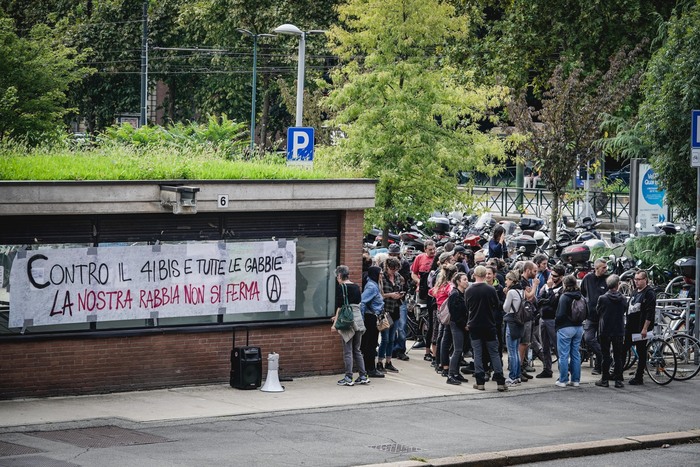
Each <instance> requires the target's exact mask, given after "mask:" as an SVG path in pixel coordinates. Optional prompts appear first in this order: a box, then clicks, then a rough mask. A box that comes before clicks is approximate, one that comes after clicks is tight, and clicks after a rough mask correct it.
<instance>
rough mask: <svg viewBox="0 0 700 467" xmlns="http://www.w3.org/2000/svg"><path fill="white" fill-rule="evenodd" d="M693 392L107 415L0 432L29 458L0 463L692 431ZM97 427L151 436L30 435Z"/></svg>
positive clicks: (699, 422)
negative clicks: (105, 443) (102, 441)
mask: <svg viewBox="0 0 700 467" xmlns="http://www.w3.org/2000/svg"><path fill="white" fill-rule="evenodd" d="M434 377H436V378H437V376H436V375H435V376H434ZM372 384H374V385H380V384H382V381H379V380H377V381H373V383H372ZM404 384H407V385H410V384H411V381H410V380H407V381H404ZM339 389H342V391H337V390H336V388H334V387H328V391H333V392H334V393H335V394H336V395H337V397H339V398H344V399H345V400H343V401H342V403H343V404H347V403H348V402H349V400H348V399H350V400H351V399H352V398H353V397H354V395H355V394H360V393H358V392H357V391H363V390H366V389H369V388H365V387H352V388H339ZM491 389H493V388H491ZM699 389H700V380H696V381H690V382H686V383H678V382H674V383H672V384H670V385H669V386H665V387H660V386H656V385H654V384H652V383H648V384H647V385H645V386H643V387H629V386H627V387H625V389H622V390H615V389H612V388H610V389H602V388H597V387H595V386H593V384H592V383H590V382H589V383H586V384H584V385H582V387H581V388H578V389H575V388H566V389H558V388H555V387H554V386H553V385H551V384H549V385H546V386H541V387H538V388H533V389H529V390H527V391H519V392H516V391H513V392H512V393H510V394H508V393H506V394H499V393H497V392H495V391H493V392H486V393H478V392H476V391H470V392H465V393H462V394H456V395H447V396H442V397H430V398H425V399H411V400H406V401H401V400H397V401H393V402H372V403H363V404H358V405H345V406H342V407H340V406H339V407H338V408H319V409H303V410H292V411H287V412H283V413H263V414H252V415H238V416H229V417H217V418H200V419H192V420H184V421H182V420H179V421H178V420H171V421H167V420H160V421H152V422H135V421H129V420H126V419H117V418H113V419H101V420H91V421H76V422H73V423H62V424H59V425H55V424H54V425H53V426H39V427H38V428H32V427H31V426H29V427H27V426H23V427H17V429H9V430H7V431H5V432H3V433H1V434H0V442H6V443H8V442H9V443H14V444H16V445H19V446H23V447H28V448H35V449H37V450H39V452H36V453H27V454H22V455H16V456H6V457H0V466H18V465H40V464H41V465H52V466H59V465H62V466H74V465H78V466H107V467H109V466H115V467H116V466H119V467H122V466H124V465H138V466H139V467H149V466H164V465H168V466H193V465H196V466H218V465H235V466H268V465H270V466H271V465H275V466H285V465H294V466H299V465H304V466H352V465H362V464H371V463H385V462H395V461H400V460H409V459H431V458H440V457H447V456H453V455H458V454H471V453H478V452H489V451H498V450H506V449H516V448H525V447H533V446H543V445H553V444H563V443H572V442H581V441H595V440H602V439H610V438H619V437H624V436H632V435H640V434H652V433H660V432H671V431H680V430H685V429H691V428H697V427H698V426H700V408H699V407H698V398H697V393H698V390H699ZM346 398H347V399H346ZM105 425H115V426H118V427H120V429H125V431H124V432H123V433H116V434H114V435H113V437H114V438H115V439H119V438H120V437H121V436H127V435H129V436H133V435H134V432H133V431H131V430H136V431H137V432H139V433H143V434H148V435H154V436H157V437H160V438H157V439H151V440H148V441H149V442H151V444H140V445H131V446H113V447H100V448H94V447H79V446H78V445H76V444H80V441H76V440H82V442H83V443H84V444H85V442H86V440H89V437H88V435H89V433H88V432H84V433H81V432H72V433H69V434H72V435H76V434H77V435H78V436H74V437H73V438H66V436H67V435H66V432H62V433H63V434H62V436H63V437H64V438H63V441H57V440H56V439H55V438H54V439H53V440H52V439H46V438H45V437H40V436H37V434H36V433H32V431H33V430H34V429H41V430H56V429H57V428H73V429H74V428H80V427H95V426H105ZM136 434H138V433H136ZM66 440H67V441H66ZM153 441H157V442H153ZM71 443H73V444H71ZM87 444H89V443H87ZM59 461H62V462H63V463H57V462H59ZM664 463H665V462H664ZM576 465H579V464H576Z"/></svg>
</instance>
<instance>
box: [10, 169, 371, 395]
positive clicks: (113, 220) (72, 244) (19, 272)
mask: <svg viewBox="0 0 700 467" xmlns="http://www.w3.org/2000/svg"><path fill="white" fill-rule="evenodd" d="M374 193H375V181H374V180H305V181H286V180H285V181H279V180H269V181H250V180H243V181H228V180H226V181H221V180H219V181H217V180H199V181H197V180H187V181H182V180H171V181H133V182H111V181H107V182H2V183H0V277H2V284H1V287H0V350H1V352H2V358H1V359H0V398H14V397H36V396H49V395H68V394H89V393H102V392H114V391H125V390H135V389H151V388H162V387H169V386H183V385H193V384H205V383H218V382H226V381H228V380H229V377H230V372H231V367H232V364H231V361H232V360H231V358H232V357H231V354H232V349H233V348H234V347H238V346H245V345H250V346H257V347H260V348H261V352H262V355H263V373H262V374H263V375H265V374H266V373H265V371H266V366H265V364H266V358H265V356H267V355H268V353H270V352H276V353H278V354H279V372H280V375H282V376H302V375H313V374H331V373H339V372H341V371H342V368H343V362H342V351H341V346H340V339H339V337H338V335H337V334H336V333H332V332H331V331H330V320H329V317H330V316H332V313H333V312H334V294H335V282H334V277H333V270H334V269H335V267H336V266H337V265H338V264H347V265H348V266H350V268H351V271H352V274H353V279H354V280H356V281H358V282H359V281H360V276H361V256H362V253H361V249H362V232H363V220H364V210H365V209H368V208H371V207H373V206H374ZM280 290H281V291H282V292H281V296H280V293H279V291H280Z"/></svg>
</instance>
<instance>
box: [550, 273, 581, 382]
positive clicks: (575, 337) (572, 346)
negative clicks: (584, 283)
mask: <svg viewBox="0 0 700 467" xmlns="http://www.w3.org/2000/svg"><path fill="white" fill-rule="evenodd" d="M579 298H581V291H580V290H579V289H578V286H577V285H576V278H575V277H574V276H566V277H564V294H563V295H562V296H561V297H560V298H559V304H558V305H557V314H556V316H555V317H554V327H555V328H556V330H557V351H558V352H559V379H558V380H557V381H556V382H555V383H554V384H555V385H556V386H557V387H560V388H562V387H565V386H574V387H578V386H579V385H580V384H581V352H579V347H580V346H581V339H582V337H583V326H582V325H581V324H576V323H574V322H573V321H572V320H571V304H572V302H573V301H574V300H578V299H579ZM569 373H571V381H569Z"/></svg>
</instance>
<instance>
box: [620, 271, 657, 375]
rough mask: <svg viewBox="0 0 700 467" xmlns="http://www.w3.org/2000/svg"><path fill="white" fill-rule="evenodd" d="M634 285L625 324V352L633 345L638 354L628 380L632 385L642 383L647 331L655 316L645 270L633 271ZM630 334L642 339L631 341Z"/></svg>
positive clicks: (654, 304) (654, 300) (653, 297)
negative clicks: (632, 373) (632, 372)
mask: <svg viewBox="0 0 700 467" xmlns="http://www.w3.org/2000/svg"><path fill="white" fill-rule="evenodd" d="M634 285H635V287H636V288H635V291H634V294H632V297H631V298H630V301H629V306H628V307H627V323H626V324H625V352H627V351H628V350H629V349H630V348H631V347H632V345H634V346H635V349H636V350H637V355H638V356H639V360H638V361H637V371H636V372H635V374H634V378H632V379H631V380H630V381H629V384H631V385H632V386H636V385H641V384H644V369H645V368H646V366H647V341H646V338H647V332H648V331H649V330H650V329H652V328H653V327H654V319H655V318H656V293H655V292H654V289H653V288H651V287H650V286H649V278H648V277H647V272H646V271H645V270H643V269H642V270H640V271H637V272H636V273H635V275H634ZM632 334H641V338H642V339H641V340H637V341H632Z"/></svg>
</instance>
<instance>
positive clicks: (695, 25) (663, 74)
mask: <svg viewBox="0 0 700 467" xmlns="http://www.w3.org/2000/svg"><path fill="white" fill-rule="evenodd" d="M687 3H688V8H687V10H681V9H679V10H678V11H677V12H676V13H675V14H674V16H673V18H672V19H671V20H670V21H669V22H668V23H667V24H665V25H664V27H665V29H666V36H665V40H664V42H663V45H662V46H661V48H659V50H657V51H656V53H654V55H653V57H652V59H651V61H650V62H649V66H648V69H647V72H646V75H645V77H644V82H643V84H642V94H643V96H644V102H643V103H642V105H641V106H640V109H639V121H640V123H641V126H642V127H643V128H644V132H643V133H642V137H643V141H644V142H645V143H646V144H647V145H648V147H649V150H650V153H651V157H650V162H651V164H652V166H653V167H654V171H655V173H656V175H657V177H658V180H659V182H660V184H661V186H662V187H663V188H664V189H665V190H666V197H667V200H668V202H669V203H670V204H672V205H673V207H674V210H675V212H676V214H677V215H678V216H679V217H686V218H688V219H695V214H696V211H695V210H696V202H697V200H696V190H695V186H696V183H697V170H695V169H691V168H690V144H689V142H690V138H689V137H690V112H691V110H692V109H698V108H700V82H698V76H700V26H699V25H700V22H699V21H700V7H698V6H697V5H696V4H695V2H687Z"/></svg>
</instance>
